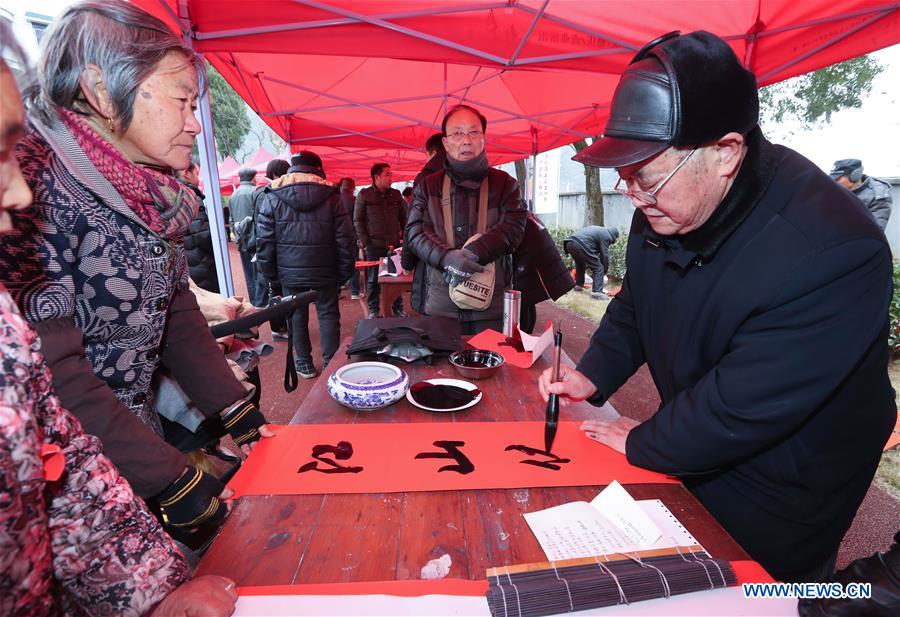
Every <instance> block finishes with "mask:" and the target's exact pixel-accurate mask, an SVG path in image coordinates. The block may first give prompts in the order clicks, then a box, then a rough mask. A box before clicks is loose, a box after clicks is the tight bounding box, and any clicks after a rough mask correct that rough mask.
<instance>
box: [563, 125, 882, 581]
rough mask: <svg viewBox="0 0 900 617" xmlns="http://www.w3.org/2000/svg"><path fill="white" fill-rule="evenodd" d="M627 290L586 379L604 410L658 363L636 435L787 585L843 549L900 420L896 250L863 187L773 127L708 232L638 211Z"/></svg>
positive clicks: (649, 458)
mask: <svg viewBox="0 0 900 617" xmlns="http://www.w3.org/2000/svg"><path fill="white" fill-rule="evenodd" d="M627 260H628V272H627V274H626V276H625V280H624V283H623V286H622V290H621V291H620V292H619V294H618V295H617V296H616V297H615V298H614V299H613V301H612V302H611V303H610V305H609V308H608V309H607V311H606V315H605V316H604V317H603V320H602V321H601V323H600V326H599V327H598V329H597V331H596V333H595V334H594V336H593V339H592V340H591V343H590V347H589V349H588V351H587V353H586V354H585V356H584V357H583V358H582V359H581V362H580V363H579V365H578V370H579V371H581V372H582V373H584V374H585V375H586V376H588V378H589V379H591V381H592V382H593V383H594V384H595V385H596V386H597V388H598V392H597V395H595V397H594V398H593V399H592V400H591V402H593V403H600V402H601V401H603V400H605V399H606V398H608V397H609V395H611V394H612V393H613V392H615V391H616V390H617V389H618V388H619V386H621V385H622V384H623V383H624V382H625V380H626V379H627V378H628V377H629V376H630V375H631V374H632V373H634V371H635V370H637V368H638V367H639V366H640V365H641V364H643V363H644V362H646V363H647V365H648V366H649V368H650V373H651V374H652V376H653V381H654V383H655V384H656V387H657V388H658V390H659V393H660V397H661V399H662V404H661V406H660V409H659V411H657V412H656V414H655V415H654V416H653V417H651V418H650V419H649V420H647V421H646V422H644V423H643V424H641V425H640V426H638V427H636V428H635V429H633V430H632V431H631V433H630V434H629V436H628V439H627V444H626V453H627V456H628V460H629V461H630V462H631V463H632V464H635V465H638V466H640V467H644V468H647V469H652V470H655V471H659V472H662V473H667V474H674V475H676V476H678V477H679V478H681V479H682V481H683V482H684V483H685V485H686V486H687V487H688V488H689V489H690V490H691V491H692V492H693V493H694V495H695V496H696V497H697V498H698V499H699V500H700V501H701V502H702V503H703V505H704V506H705V507H706V508H707V509H708V510H709V511H710V513H712V515H713V516H714V517H715V518H716V520H718V521H719V522H720V523H721V524H722V525H723V526H724V527H725V529H726V530H727V531H728V532H729V533H730V534H731V535H732V536H733V537H734V538H735V539H736V540H737V541H738V542H739V543H740V544H741V545H742V546H743V547H744V549H746V550H747V552H748V553H749V554H750V555H751V556H752V557H753V559H755V560H757V561H759V562H760V563H761V564H762V565H763V566H764V567H765V568H766V569H767V570H768V571H769V572H770V573H771V574H772V575H773V576H775V578H777V579H781V580H792V579H794V578H795V577H799V576H802V575H803V573H805V572H808V571H810V570H811V569H813V568H814V567H816V566H819V565H821V564H822V563H823V562H824V561H825V560H826V559H827V558H828V557H829V556H830V555H831V554H833V552H834V551H836V550H837V547H838V545H839V544H840V541H841V538H842V537H843V535H844V533H845V532H846V531H847V528H848V527H849V525H850V522H851V521H852V520H853V516H854V514H855V512H856V510H857V508H858V507H859V504H860V503H861V502H862V499H863V497H864V496H865V494H866V491H867V489H868V487H869V484H870V482H871V480H872V477H873V474H874V473H875V468H876V466H877V465H878V461H879V459H880V458H881V449H882V447H883V446H884V443H885V442H886V440H887V438H888V436H889V435H890V432H891V429H892V427H893V426H894V422H895V420H896V418H897V410H896V406H895V404H894V391H893V390H892V388H891V384H890V381H889V380H888V374H887V362H888V346H887V331H888V307H889V305H890V301H891V296H892V278H891V273H892V263H891V251H890V248H889V246H888V244H887V241H886V240H885V237H884V234H883V233H881V231H880V230H879V229H878V226H877V225H876V224H875V222H874V221H873V220H872V217H871V216H869V214H868V212H866V211H865V209H864V207H863V206H862V204H860V203H859V201H858V200H857V199H855V198H854V197H853V196H852V195H851V194H850V193H849V192H847V191H845V190H843V189H842V188H840V186H838V185H837V184H835V183H834V182H833V181H832V180H831V179H830V178H829V177H828V176H827V175H825V174H823V173H822V172H821V171H820V170H819V169H818V168H816V167H815V166H814V165H813V164H812V163H811V162H809V161H808V160H806V159H805V158H803V157H802V156H800V155H799V154H797V153H796V152H793V151H791V150H788V149H787V148H783V147H780V146H773V145H771V144H769V143H768V142H766V141H765V140H764V139H763V138H762V137H761V135H760V134H759V132H758V131H755V132H754V134H752V135H751V139H750V150H749V152H748V155H747V158H746V159H745V160H744V162H743V165H742V168H741V170H740V172H739V174H738V177H737V179H736V181H735V184H734V185H733V186H732V187H731V190H730V191H729V193H728V195H727V197H726V199H725V200H724V202H723V203H722V204H720V205H719V206H718V208H717V209H716V211H715V212H714V213H713V215H712V217H711V218H710V219H709V220H708V221H707V222H706V223H704V225H703V226H702V227H701V228H700V229H698V230H696V231H694V232H691V233H690V234H687V235H685V236H669V237H661V236H658V235H657V234H655V233H654V232H653V231H652V229H650V227H649V224H648V222H647V218H646V217H645V216H644V215H643V214H642V213H641V212H640V211H637V212H635V215H634V219H633V222H632V226H631V235H630V237H629V240H628V249H627Z"/></svg>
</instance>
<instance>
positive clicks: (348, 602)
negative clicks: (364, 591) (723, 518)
mask: <svg viewBox="0 0 900 617" xmlns="http://www.w3.org/2000/svg"><path fill="white" fill-rule="evenodd" d="M490 614H491V612H490V610H489V609H488V604H487V600H485V598H484V596H480V597H474V596H447V595H431V596H418V597H412V598H408V597H399V596H387V595H346V596H316V595H285V596H241V597H240V598H238V601H237V605H236V607H235V611H234V617H260V616H262V615H265V616H266V617H287V616H298V615H390V616H392V617H393V616H396V615H482V616H488V615H490ZM511 614H513V613H511ZM578 614H579V615H615V616H616V617H626V616H627V617H640V616H650V615H662V616H666V617H675V616H676V615H678V616H690V617H707V616H712V615H714V616H715V617H738V616H741V615H753V616H754V617H763V616H771V617H777V616H785V617H788V616H790V617H796V615H797V599H796V598H745V597H744V595H743V592H742V591H741V588H740V587H726V588H722V589H709V590H705V591H699V592H695V593H685V594H678V595H674V596H672V597H670V598H656V599H653V600H645V601H643V602H634V603H632V604H629V605H621V604H620V605H617V606H606V607H603V608H592V609H588V610H585V611H579V613H578Z"/></svg>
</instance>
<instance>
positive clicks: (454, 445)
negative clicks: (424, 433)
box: [416, 441, 475, 475]
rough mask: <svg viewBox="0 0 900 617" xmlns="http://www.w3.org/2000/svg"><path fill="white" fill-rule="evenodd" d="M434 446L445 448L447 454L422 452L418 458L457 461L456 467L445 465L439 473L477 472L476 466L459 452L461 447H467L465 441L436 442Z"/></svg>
mask: <svg viewBox="0 0 900 617" xmlns="http://www.w3.org/2000/svg"><path fill="white" fill-rule="evenodd" d="M434 445H436V446H437V447H438V448H444V449H445V450H446V452H420V453H419V454H416V458H452V459H455V460H456V463H457V464H456V465H444V466H443V467H441V468H440V469H438V472H441V471H455V472H456V473H460V474H463V475H465V474H467V473H472V472H473V471H475V465H473V464H472V461H470V460H469V459H468V458H467V457H466V455H465V454H463V453H462V452H460V451H459V448H460V446H464V445H466V442H464V441H435V442H434Z"/></svg>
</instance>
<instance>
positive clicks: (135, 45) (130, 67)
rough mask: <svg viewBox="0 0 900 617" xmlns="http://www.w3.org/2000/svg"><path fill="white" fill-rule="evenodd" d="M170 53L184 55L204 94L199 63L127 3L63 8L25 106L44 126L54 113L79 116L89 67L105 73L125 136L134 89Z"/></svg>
mask: <svg viewBox="0 0 900 617" xmlns="http://www.w3.org/2000/svg"><path fill="white" fill-rule="evenodd" d="M173 51H175V52H179V53H182V54H184V57H185V60H186V61H188V62H190V64H191V65H192V66H193V67H194V68H195V69H196V70H197V75H198V76H199V79H200V83H199V86H200V89H201V90H202V89H204V88H205V87H206V66H205V64H204V62H203V60H202V59H201V58H200V56H199V55H198V54H197V53H196V52H195V51H194V50H193V49H191V48H190V47H189V46H188V45H186V44H185V43H184V42H183V41H182V40H181V38H179V37H178V36H177V35H175V34H173V33H172V31H171V30H169V28H168V27H167V26H166V24H165V23H163V22H162V21H160V20H159V19H158V18H156V17H154V16H153V15H150V14H149V13H147V12H145V11H144V10H142V9H140V8H138V7H136V6H135V5H133V4H131V3H130V2H113V1H111V0H96V1H89V2H79V3H78V4H75V5H72V6H70V7H69V8H67V9H66V10H65V11H64V12H63V13H62V15H60V16H59V18H58V19H57V20H56V21H55V22H54V24H53V25H52V26H51V28H50V31H49V32H48V33H47V34H46V35H45V37H44V44H43V49H42V52H43V53H42V60H41V65H40V70H39V78H38V79H39V84H38V89H37V91H34V92H32V93H31V95H30V96H29V99H30V100H29V106H30V107H33V108H34V110H35V111H36V112H37V113H39V114H40V115H42V116H43V117H44V119H45V120H46V121H51V119H52V118H53V116H54V115H56V112H57V109H58V108H64V109H70V110H72V111H77V112H80V113H83V112H84V109H83V105H84V103H83V101H84V99H83V96H84V95H83V93H82V92H81V74H82V71H84V69H85V67H87V66H88V65H90V64H93V65H96V66H97V67H98V68H99V69H100V71H101V72H102V73H103V79H104V82H105V85H106V90H107V92H108V93H109V96H110V99H111V100H112V103H113V105H114V106H115V109H116V116H117V117H116V119H117V120H118V123H119V125H120V126H121V128H122V130H123V131H124V130H127V129H128V126H129V125H130V124H131V120H132V115H133V113H134V99H135V96H136V95H137V89H138V86H139V85H140V84H141V82H143V81H144V80H145V79H147V77H149V76H150V74H151V73H153V71H155V70H156V68H157V66H158V65H159V63H160V62H161V61H162V59H163V58H164V57H165V56H166V54H168V53H169V52H173ZM89 87H91V88H92V87H93V84H91V85H89Z"/></svg>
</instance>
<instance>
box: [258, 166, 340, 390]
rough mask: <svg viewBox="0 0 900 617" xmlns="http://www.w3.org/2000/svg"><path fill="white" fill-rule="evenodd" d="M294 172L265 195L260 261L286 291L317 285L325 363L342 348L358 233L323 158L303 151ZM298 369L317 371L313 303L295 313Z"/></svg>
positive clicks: (260, 208)
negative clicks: (341, 300) (343, 292)
mask: <svg viewBox="0 0 900 617" xmlns="http://www.w3.org/2000/svg"><path fill="white" fill-rule="evenodd" d="M293 158H294V159H297V162H296V164H294V165H293V166H292V167H291V169H290V171H289V173H288V174H286V175H284V176H282V177H281V178H278V179H277V180H275V181H273V182H272V184H271V185H270V186H269V188H268V189H266V191H265V192H264V193H263V195H262V196H261V197H260V199H259V203H258V210H257V214H256V263H257V267H258V268H259V270H260V272H262V274H263V276H265V277H266V279H267V280H270V281H273V280H278V281H280V282H281V286H282V288H283V289H284V293H286V294H298V293H301V292H304V291H308V290H311V289H315V290H317V291H318V292H319V299H318V300H316V311H317V312H318V315H319V333H320V337H321V343H322V360H323V367H324V366H327V365H328V362H329V361H330V360H331V357H332V356H333V355H334V352H335V351H336V350H337V348H338V344H339V343H340V335H341V313H340V309H339V308H338V293H339V290H340V286H341V284H342V283H343V282H344V281H346V280H347V279H348V278H350V274H352V273H353V272H354V271H355V266H356V251H355V247H356V236H355V235H354V233H353V225H352V224H351V222H350V217H349V216H348V215H347V211H346V210H345V209H344V207H343V206H342V205H341V199H340V195H339V193H338V190H337V188H336V187H334V186H333V185H332V184H329V183H328V182H326V181H325V172H324V170H323V168H322V160H321V159H320V158H319V157H318V155H316V154H315V153H314V152H310V151H302V152H300V154H299V155H298V156H296V157H293ZM292 323H293V327H294V347H295V349H296V350H297V361H296V364H297V372H299V373H300V375H301V376H302V377H304V378H306V379H312V378H314V377H315V376H316V375H317V373H316V369H315V365H314V364H313V359H312V346H311V344H310V340H309V312H308V309H298V310H297V311H295V312H294V315H293V321H292Z"/></svg>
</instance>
